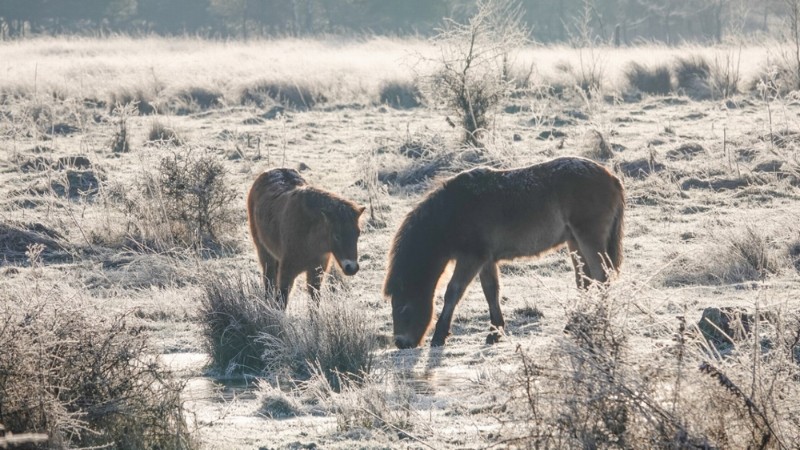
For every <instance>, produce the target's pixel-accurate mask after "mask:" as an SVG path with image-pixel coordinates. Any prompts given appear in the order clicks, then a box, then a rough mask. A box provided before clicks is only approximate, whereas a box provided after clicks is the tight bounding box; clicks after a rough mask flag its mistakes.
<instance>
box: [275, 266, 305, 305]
mask: <svg viewBox="0 0 800 450" xmlns="http://www.w3.org/2000/svg"><path fill="white" fill-rule="evenodd" d="M298 275H300V270H298V269H297V268H296V267H294V266H293V265H291V264H287V263H286V261H284V262H282V263H281V264H280V266H279V267H278V293H279V295H280V297H279V298H278V302H279V304H280V306H281V308H283V309H284V310H285V309H286V305H287V304H288V303H289V293H290V292H291V291H292V285H293V284H294V279H295V278H297V276H298Z"/></svg>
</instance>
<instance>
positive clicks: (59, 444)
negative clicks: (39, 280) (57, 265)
mask: <svg viewBox="0 0 800 450" xmlns="http://www.w3.org/2000/svg"><path fill="white" fill-rule="evenodd" d="M0 308H2V319H0V348H2V349H3V350H2V352H0V423H2V424H3V425H4V426H5V429H6V431H10V432H13V433H24V432H38V433H45V434H47V435H48V436H49V442H48V445H47V448H73V447H82V448H107V447H109V448H126V449H151V448H161V449H187V448H195V447H196V445H195V443H194V441H193V438H192V436H191V434H190V433H189V431H188V429H187V425H186V421H185V417H184V410H183V402H182V400H181V397H180V392H181V389H182V385H181V384H180V383H178V382H176V381H174V380H172V379H171V378H170V376H169V373H168V372H167V371H166V370H165V369H164V368H162V367H161V366H160V365H159V364H158V362H157V361H156V359H155V356H154V354H155V352H154V351H153V349H152V348H151V347H150V346H149V344H148V342H147V339H146V336H145V335H144V334H142V332H141V330H140V329H138V328H137V327H132V326H130V324H128V323H127V317H126V316H124V315H120V316H111V315H109V314H108V313H107V312H103V311H99V310H96V309H95V308H94V307H93V306H91V305H89V304H88V303H87V302H85V301H84V299H83V297H82V295H81V294H80V293H74V292H63V291H62V290H61V289H59V288H58V287H52V288H46V289H45V288H38V287H33V288H30V289H27V288H20V289H19V290H12V291H10V292H9V291H8V290H7V291H5V292H4V293H2V294H0Z"/></svg>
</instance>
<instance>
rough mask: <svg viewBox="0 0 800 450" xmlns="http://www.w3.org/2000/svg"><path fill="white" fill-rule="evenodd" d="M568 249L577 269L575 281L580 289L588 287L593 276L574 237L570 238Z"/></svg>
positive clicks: (573, 265) (573, 264)
mask: <svg viewBox="0 0 800 450" xmlns="http://www.w3.org/2000/svg"><path fill="white" fill-rule="evenodd" d="M567 250H569V257H570V259H572V267H573V268H574V269H575V283H576V284H577V285H578V289H586V288H587V287H589V280H590V279H591V278H592V276H591V274H590V272H589V267H588V266H587V265H586V259H585V258H584V257H583V254H582V253H581V249H580V246H578V242H577V241H575V240H574V239H568V240H567Z"/></svg>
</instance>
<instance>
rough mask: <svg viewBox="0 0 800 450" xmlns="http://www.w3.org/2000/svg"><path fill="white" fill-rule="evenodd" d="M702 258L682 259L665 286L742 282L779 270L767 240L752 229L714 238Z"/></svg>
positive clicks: (672, 270) (778, 264)
mask: <svg viewBox="0 0 800 450" xmlns="http://www.w3.org/2000/svg"><path fill="white" fill-rule="evenodd" d="M707 247H708V248H707V250H705V251H704V252H702V256H698V257H696V258H681V259H679V260H678V261H676V263H675V264H674V265H673V266H672V267H671V268H670V269H669V270H668V271H667V272H666V274H665V280H664V281H665V283H666V284H667V285H668V286H683V285H691V284H721V283H741V282H744V281H757V280H763V279H764V278H766V277H768V276H769V275H774V274H776V273H778V272H779V271H780V268H781V259H780V257H779V256H778V254H777V252H776V251H775V250H774V249H773V248H772V244H771V242H770V239H769V238H768V237H767V236H766V235H765V234H763V233H762V232H761V231H759V230H758V229H756V228H754V227H750V226H748V227H745V228H744V230H741V231H739V232H738V233H735V234H732V235H729V236H727V237H723V238H717V239H716V240H715V241H714V242H711V243H709V245H708V246H707Z"/></svg>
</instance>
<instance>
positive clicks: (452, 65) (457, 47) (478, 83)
mask: <svg viewBox="0 0 800 450" xmlns="http://www.w3.org/2000/svg"><path fill="white" fill-rule="evenodd" d="M521 17H522V12H521V8H520V7H519V4H518V3H517V2H515V1H513V0H481V1H479V2H478V5H477V11H476V12H475V14H474V15H473V16H472V17H470V18H469V19H468V20H467V22H466V23H463V24H462V23H457V22H455V21H453V20H446V21H445V24H444V27H443V28H442V29H441V30H440V31H439V34H438V35H437V36H436V37H434V43H435V44H436V45H437V46H440V47H441V49H442V53H441V58H440V59H438V60H436V61H435V62H436V66H437V69H436V71H435V72H434V73H433V74H432V75H430V76H429V77H428V82H429V83H428V89H429V90H430V91H431V96H432V97H433V98H434V99H435V100H437V101H439V102H441V103H443V104H444V105H445V106H446V107H447V108H448V109H449V110H451V111H452V112H453V113H454V114H456V115H457V117H458V126H459V128H461V129H462V130H463V132H464V142H465V143H467V144H469V145H472V146H477V147H480V146H481V141H480V139H481V136H482V135H483V134H484V133H485V132H486V131H487V130H488V129H489V128H490V121H491V116H492V114H493V113H495V112H496V111H497V109H498V107H499V106H500V104H501V103H502V101H503V100H504V99H506V98H507V97H508V95H509V94H510V92H511V91H512V89H513V83H511V82H510V81H509V80H507V79H506V78H505V74H504V67H506V66H507V61H508V59H509V57H510V56H509V55H510V54H511V53H513V52H514V51H515V50H516V49H518V48H519V47H520V46H521V45H522V44H523V43H524V42H525V41H526V37H525V36H526V31H525V27H524V26H523V25H522V21H521ZM504 61H505V62H504Z"/></svg>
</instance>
